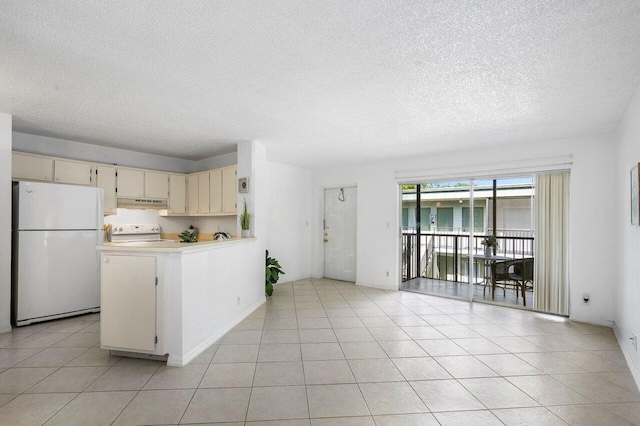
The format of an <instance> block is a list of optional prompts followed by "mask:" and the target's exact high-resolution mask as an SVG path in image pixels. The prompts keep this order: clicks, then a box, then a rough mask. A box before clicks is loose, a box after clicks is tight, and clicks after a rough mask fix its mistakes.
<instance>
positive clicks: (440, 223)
mask: <svg viewBox="0 0 640 426" xmlns="http://www.w3.org/2000/svg"><path fill="white" fill-rule="evenodd" d="M533 199H534V185H533V177H518V178H499V179H478V180H456V181H449V182H424V183H416V184H412V185H403V187H402V207H401V208H402V221H403V224H402V261H403V265H402V274H403V275H402V281H403V283H402V288H403V289H405V290H411V291H420V292H425V293H429V294H436V295H441V296H449V297H456V298H463V299H469V300H481V301H486V302H490V303H500V304H506V305H512V306H518V307H526V308H527V309H531V306H532V304H533V303H532V302H533V297H532V294H531V292H532V288H533V283H532V282H531V280H530V279H529V275H530V274H529V269H526V270H523V269H522V268H523V265H524V264H525V259H527V261H526V263H527V266H526V268H529V264H530V263H531V262H532V261H533V260H532V259H533V246H534V224H535V221H534V214H533V211H534V209H533V205H534V203H533ZM528 259H531V260H528ZM523 274H524V276H523ZM518 277H520V278H521V279H520V280H518ZM527 302H528V303H527Z"/></svg>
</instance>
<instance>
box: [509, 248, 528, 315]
mask: <svg viewBox="0 0 640 426" xmlns="http://www.w3.org/2000/svg"><path fill="white" fill-rule="evenodd" d="M510 262H511V264H512V265H511V266H512V268H511V272H509V278H510V279H511V280H513V281H515V282H516V283H517V284H518V286H519V287H520V291H521V292H522V303H523V304H524V306H527V297H526V291H527V290H531V291H533V258H532V257H529V258H526V259H518V260H513V261H510ZM527 284H531V285H530V286H528V285H527ZM516 299H517V292H516Z"/></svg>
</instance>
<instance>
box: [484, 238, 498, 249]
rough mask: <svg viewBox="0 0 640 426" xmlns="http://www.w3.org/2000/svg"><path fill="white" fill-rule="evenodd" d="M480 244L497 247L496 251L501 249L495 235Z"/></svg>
mask: <svg viewBox="0 0 640 426" xmlns="http://www.w3.org/2000/svg"><path fill="white" fill-rule="evenodd" d="M480 244H482V245H485V246H487V247H495V248H496V249H499V248H500V247H499V246H498V239H497V238H496V236H495V235H487V236H486V237H484V238H483V239H482V241H481V242H480Z"/></svg>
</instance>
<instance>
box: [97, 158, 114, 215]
mask: <svg viewBox="0 0 640 426" xmlns="http://www.w3.org/2000/svg"><path fill="white" fill-rule="evenodd" d="M96 186H97V187H98V188H102V190H103V191H104V202H103V207H104V214H115V213H116V212H117V204H116V168H115V167H109V166H97V167H96Z"/></svg>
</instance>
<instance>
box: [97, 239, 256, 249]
mask: <svg viewBox="0 0 640 426" xmlns="http://www.w3.org/2000/svg"><path fill="white" fill-rule="evenodd" d="M250 241H255V238H231V239H229V240H214V241H198V242H197V243H179V242H177V241H175V242H174V241H160V242H131V243H110V242H109V243H104V244H103V245H101V246H98V247H97V248H98V250H100V251H136V252H151V253H182V252H193V251H202V250H210V249H216V248H222V247H225V246H229V245H233V244H242V243H248V242H250Z"/></svg>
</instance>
